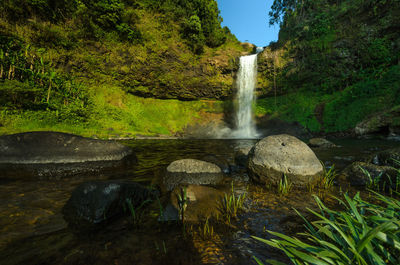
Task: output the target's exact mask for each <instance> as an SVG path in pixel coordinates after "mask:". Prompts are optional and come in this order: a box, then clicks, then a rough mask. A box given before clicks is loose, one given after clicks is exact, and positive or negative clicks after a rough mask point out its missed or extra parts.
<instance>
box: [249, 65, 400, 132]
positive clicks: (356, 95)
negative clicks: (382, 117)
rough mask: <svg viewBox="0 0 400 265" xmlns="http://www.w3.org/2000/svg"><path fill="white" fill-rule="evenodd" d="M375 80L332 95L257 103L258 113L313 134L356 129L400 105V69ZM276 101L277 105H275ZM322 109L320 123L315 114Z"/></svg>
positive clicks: (305, 95) (301, 95) (300, 95)
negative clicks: (298, 125)
mask: <svg viewBox="0 0 400 265" xmlns="http://www.w3.org/2000/svg"><path fill="white" fill-rule="evenodd" d="M379 75H381V76H379V77H378V79H376V78H375V77H374V76H371V77H367V76H366V77H365V78H364V80H362V81H360V82H357V83H355V84H354V85H352V86H348V87H347V88H346V89H344V90H343V91H337V92H334V93H331V94H325V93H322V92H313V91H306V90H305V91H298V92H292V93H289V94H287V95H283V96H278V97H277V98H276V99H274V98H264V99H259V100H258V101H257V109H256V113H257V114H259V115H261V114H271V115H276V116H279V117H280V118H282V119H284V120H287V121H297V122H300V123H301V124H302V125H303V126H305V127H306V128H308V129H309V130H311V131H320V130H325V131H327V132H336V131H345V130H348V129H351V128H354V127H355V126H356V125H357V123H358V122H360V121H361V120H362V119H364V118H365V117H366V116H367V115H368V114H371V113H375V112H378V111H382V110H386V109H388V108H391V107H392V106H395V105H399V104H400V89H399V87H400V67H399V66H392V67H390V68H388V69H386V70H385V72H384V73H380V74H379ZM275 100H276V104H275ZM321 104H322V106H323V111H322V113H321V117H319V119H320V120H317V117H318V113H316V110H317V107H318V106H321Z"/></svg>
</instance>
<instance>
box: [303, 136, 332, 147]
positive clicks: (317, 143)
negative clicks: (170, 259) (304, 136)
mask: <svg viewBox="0 0 400 265" xmlns="http://www.w3.org/2000/svg"><path fill="white" fill-rule="evenodd" d="M308 145H309V146H311V147H321V148H331V147H337V146H336V145H335V144H334V143H332V142H331V141H328V140H326V139H324V138H311V139H310V140H309V141H308Z"/></svg>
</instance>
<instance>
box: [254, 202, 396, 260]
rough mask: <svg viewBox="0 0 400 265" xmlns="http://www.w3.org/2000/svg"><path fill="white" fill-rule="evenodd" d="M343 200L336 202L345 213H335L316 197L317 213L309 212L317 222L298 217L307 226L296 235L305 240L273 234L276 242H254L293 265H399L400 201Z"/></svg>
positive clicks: (271, 240) (263, 240)
mask: <svg viewBox="0 0 400 265" xmlns="http://www.w3.org/2000/svg"><path fill="white" fill-rule="evenodd" d="M344 198H345V200H344V201H342V200H339V202H340V203H341V205H342V206H343V207H344V208H345V210H343V211H335V210H331V209H329V208H328V207H326V206H325V205H324V204H323V203H322V202H321V200H320V199H319V198H318V197H315V200H316V202H317V204H318V206H319V208H320V213H318V212H316V211H313V210H310V209H309V211H310V212H311V213H312V214H313V215H315V216H316V217H317V218H318V219H317V220H316V221H312V222H309V221H307V220H306V219H305V218H304V217H303V216H302V215H300V214H299V215H300V216H301V217H302V218H303V220H304V221H305V223H306V225H305V226H306V228H307V232H306V233H300V234H299V236H301V237H302V238H304V239H298V238H296V237H288V236H286V235H284V234H281V233H277V232H272V231H269V233H271V234H272V235H274V236H276V237H277V238H278V239H270V240H265V239H261V238H256V239H258V240H260V241H261V242H264V243H266V244H268V245H270V246H272V247H275V248H278V249H281V250H283V252H285V254H286V255H287V256H288V257H289V258H290V260H291V261H292V262H293V264H321V265H329V264H357V265H361V264H362V265H367V264H382V265H384V264H393V265H395V264H399V263H400V201H398V200H396V199H393V198H389V197H386V196H383V195H380V194H376V200H377V201H378V203H376V204H375V203H370V202H367V201H364V200H362V199H361V198H360V196H359V194H357V195H356V196H355V197H354V198H350V197H349V196H348V195H347V194H346V195H345V196H344ZM256 261H257V263H258V264H262V262H261V261H260V260H258V259H256ZM267 262H268V263H269V264H282V263H279V262H277V261H273V260H268V261H267Z"/></svg>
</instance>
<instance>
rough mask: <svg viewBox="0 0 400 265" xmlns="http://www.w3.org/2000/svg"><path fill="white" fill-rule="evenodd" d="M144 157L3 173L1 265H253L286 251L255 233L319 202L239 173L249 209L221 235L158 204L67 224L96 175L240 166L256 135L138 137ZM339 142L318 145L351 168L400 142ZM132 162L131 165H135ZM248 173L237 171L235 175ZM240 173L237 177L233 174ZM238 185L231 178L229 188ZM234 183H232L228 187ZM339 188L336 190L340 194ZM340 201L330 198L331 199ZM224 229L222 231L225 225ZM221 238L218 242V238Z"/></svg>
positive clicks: (293, 224)
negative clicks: (118, 164)
mask: <svg viewBox="0 0 400 265" xmlns="http://www.w3.org/2000/svg"><path fill="white" fill-rule="evenodd" d="M122 143H123V144H125V145H128V146H130V147H132V148H133V150H134V152H135V153H136V156H137V160H138V163H136V164H134V163H131V164H130V165H131V166H128V167H123V168H122V169H121V170H104V171H101V170H100V171H96V172H90V171H89V172H88V173H85V174H83V175H74V176H69V177H65V178H61V179H51V180H48V179H43V180H40V179H30V180H27V179H17V180H12V179H5V178H2V177H1V174H0V264H2V265H3V264H4V265H7V264H9V265H12V264H119V265H121V264H252V263H253V261H252V256H257V257H259V258H261V259H264V258H276V259H278V260H281V261H283V262H286V261H287V260H285V259H284V258H283V255H282V253H280V252H276V251H275V250H273V249H271V248H268V247H267V246H266V245H264V244H262V243H259V242H256V241H255V240H254V239H252V238H251V236H252V235H255V236H259V237H263V238H268V237H269V234H268V233H267V232H266V230H273V231H278V232H284V233H287V234H292V235H293V234H295V233H296V232H299V231H301V229H303V228H302V223H301V220H300V219H299V218H297V216H296V214H295V212H294V211H293V209H292V208H296V209H299V210H300V212H302V213H304V214H307V212H306V211H305V208H306V207H309V208H313V207H315V205H314V202H313V200H312V197H311V194H309V193H308V192H297V191H293V192H291V193H290V194H289V195H288V196H285V197H281V196H279V195H277V194H276V192H274V191H271V190H267V189H265V188H264V187H261V186H259V185H255V184H253V183H251V182H243V181H242V180H243V179H245V178H238V179H236V178H233V179H235V182H234V183H235V187H234V188H235V190H239V191H240V190H246V189H248V194H249V195H248V198H247V200H246V209H247V210H246V211H245V212H244V213H243V214H242V215H241V216H240V218H239V220H238V221H237V222H236V223H235V227H236V228H235V229H232V230H231V231H230V232H229V233H224V232H221V233H220V234H219V241H218V242H217V243H216V242H208V241H207V242H206V241H202V240H198V239H197V238H193V237H191V236H188V235H185V234H184V233H182V228H181V226H180V225H178V224H177V223H174V222H171V223H169V224H168V223H159V222H158V221H157V212H158V211H159V208H158V207H159V206H158V205H157V204H156V203H153V204H152V205H150V206H149V207H148V208H149V209H147V210H146V213H145V215H144V219H143V220H142V222H141V224H140V225H139V226H132V225H131V224H130V222H129V218H128V217H123V218H121V219H118V220H116V221H115V222H112V223H110V224H109V225H108V226H106V227H104V228H102V229H100V230H99V231H98V232H96V233H86V234H81V235H79V234H78V235H77V234H75V233H73V232H72V231H71V230H70V229H69V228H68V226H67V224H66V222H65V221H64V219H63V216H62V214H61V209H62V207H63V206H64V204H65V203H66V201H67V200H68V198H69V197H70V194H71V192H72V190H73V189H74V188H75V187H77V186H78V185H79V184H81V183H82V182H85V181H89V180H108V179H129V180H134V181H137V182H141V183H143V184H145V185H147V184H151V183H152V182H153V181H154V179H155V178H157V177H159V176H160V175H162V174H163V173H162V172H163V171H164V170H165V168H166V167H167V166H168V164H169V163H171V162H172V161H174V160H177V159H183V158H195V159H204V158H207V159H213V160H216V161H219V162H220V163H221V164H224V165H227V166H228V168H229V169H233V168H234V153H235V150H236V149H237V148H238V147H240V146H245V145H253V144H254V143H255V140H135V141H123V142H122ZM334 143H335V144H337V145H340V146H341V147H338V148H330V149H315V152H316V154H317V156H318V157H319V158H320V159H321V160H322V161H323V162H324V163H326V164H329V165H331V164H335V165H336V167H337V168H343V167H344V166H346V165H347V164H349V163H351V162H352V161H354V160H357V159H360V158H362V157H365V156H368V155H369V154H372V153H374V152H376V151H380V150H383V149H388V148H391V147H394V146H398V145H400V144H399V143H398V142H389V141H379V140H338V141H334ZM128 164H129V163H128ZM235 174H236V175H245V174H246V173H245V172H244V171H234V174H233V175H235ZM233 175H232V177H233ZM229 185H230V182H229V184H228V186H229ZM228 189H229V187H228ZM335 192H337V191H334V193H335ZM324 200H325V202H326V203H327V204H328V205H329V204H330V203H331V204H333V201H330V199H329V196H326V198H325V199H324ZM216 233H219V231H218V229H217V231H216ZM214 241H215V240H214Z"/></svg>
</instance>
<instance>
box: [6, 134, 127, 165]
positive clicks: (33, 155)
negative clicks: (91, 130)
mask: <svg viewBox="0 0 400 265" xmlns="http://www.w3.org/2000/svg"><path fill="white" fill-rule="evenodd" d="M131 153H132V150H131V149H130V148H129V147H126V146H124V145H121V144H119V143H117V142H114V141H103V140H94V139H89V138H84V137H81V136H77V135H73V134H67V133H59V132H27V133H19V134H12V135H4V136H0V164H6V163H9V164H47V163H82V162H93V161H117V160H121V159H122V158H124V157H125V156H127V155H130V154H131Z"/></svg>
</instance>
